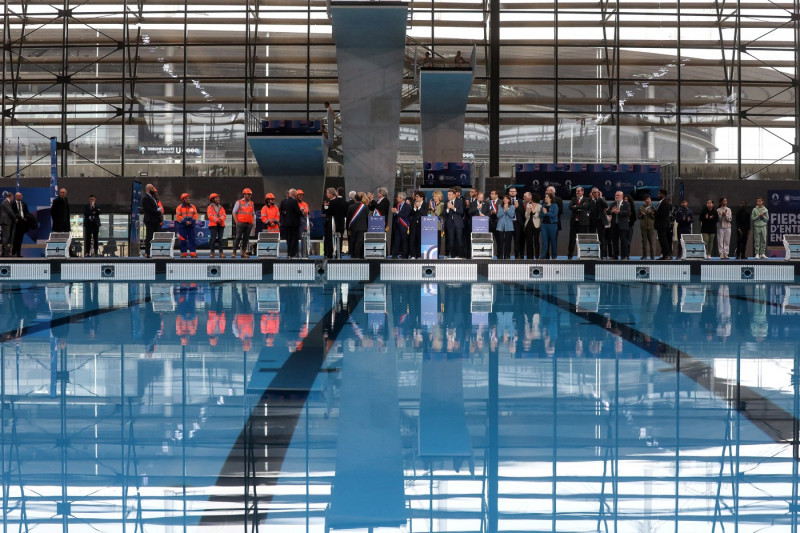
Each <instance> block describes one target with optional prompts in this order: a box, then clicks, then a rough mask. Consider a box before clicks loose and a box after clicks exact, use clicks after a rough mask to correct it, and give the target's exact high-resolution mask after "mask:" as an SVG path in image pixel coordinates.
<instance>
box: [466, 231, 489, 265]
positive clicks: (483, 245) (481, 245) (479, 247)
mask: <svg viewBox="0 0 800 533" xmlns="http://www.w3.org/2000/svg"><path fill="white" fill-rule="evenodd" d="M470 250H472V258H473V259H491V258H492V257H494V238H493V237H492V234H491V233H479V232H472V233H470Z"/></svg>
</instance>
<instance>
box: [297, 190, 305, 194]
mask: <svg viewBox="0 0 800 533" xmlns="http://www.w3.org/2000/svg"><path fill="white" fill-rule="evenodd" d="M297 194H305V193H304V192H303V189H297Z"/></svg>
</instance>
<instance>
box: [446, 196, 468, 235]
mask: <svg viewBox="0 0 800 533" xmlns="http://www.w3.org/2000/svg"><path fill="white" fill-rule="evenodd" d="M444 205H445V214H444V219H445V223H446V225H447V227H448V228H456V229H463V228H464V199H463V198H461V197H460V196H459V197H458V198H455V199H454V200H453V205H454V208H452V209H451V208H450V201H449V200H446V201H445V204H444Z"/></svg>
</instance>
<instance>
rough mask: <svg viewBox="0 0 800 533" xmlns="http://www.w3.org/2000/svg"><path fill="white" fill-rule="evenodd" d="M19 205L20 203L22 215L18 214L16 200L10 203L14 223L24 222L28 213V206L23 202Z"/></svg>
mask: <svg viewBox="0 0 800 533" xmlns="http://www.w3.org/2000/svg"><path fill="white" fill-rule="evenodd" d="M21 203H22V213H20V212H19V209H17V201H16V200H14V201H13V202H12V203H11V209H12V210H13V211H14V219H15V221H16V222H17V223H19V222H22V221H24V220H25V217H26V216H28V213H29V212H30V211H28V204H26V203H25V202H21Z"/></svg>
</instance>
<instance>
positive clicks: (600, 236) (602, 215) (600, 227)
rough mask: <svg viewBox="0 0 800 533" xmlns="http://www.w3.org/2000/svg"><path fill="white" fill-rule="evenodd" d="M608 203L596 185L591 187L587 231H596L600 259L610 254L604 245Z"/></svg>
mask: <svg viewBox="0 0 800 533" xmlns="http://www.w3.org/2000/svg"><path fill="white" fill-rule="evenodd" d="M606 209H608V203H607V202H606V200H605V198H603V193H601V192H600V189H598V188H597V187H594V188H592V200H591V202H590V203H589V231H591V232H593V233H597V240H599V241H600V259H605V258H606V257H608V256H609V255H610V251H609V250H608V247H607V246H606V231H607V229H606V225H607V224H608V215H606Z"/></svg>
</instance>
